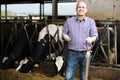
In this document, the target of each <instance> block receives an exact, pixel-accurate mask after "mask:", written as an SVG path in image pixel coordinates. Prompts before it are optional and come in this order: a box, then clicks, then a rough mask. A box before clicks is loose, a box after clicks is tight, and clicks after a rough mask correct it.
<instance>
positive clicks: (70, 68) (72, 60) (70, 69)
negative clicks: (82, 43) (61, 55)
mask: <svg viewBox="0 0 120 80" xmlns="http://www.w3.org/2000/svg"><path fill="white" fill-rule="evenodd" d="M88 63H89V64H88V65H89V66H90V58H89V62H88ZM78 64H79V68H80V71H79V77H80V80H85V71H86V51H83V52H80V51H79V52H76V51H69V55H68V59H67V67H66V72H65V80H73V79H74V74H75V70H76V68H77V67H78Z"/></svg>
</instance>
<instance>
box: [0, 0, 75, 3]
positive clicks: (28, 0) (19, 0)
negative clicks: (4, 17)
mask: <svg viewBox="0 0 120 80" xmlns="http://www.w3.org/2000/svg"><path fill="white" fill-rule="evenodd" d="M57 1H58V2H75V1H76V0H57ZM51 2H52V0H0V3H1V4H24V3H41V4H43V3H51Z"/></svg>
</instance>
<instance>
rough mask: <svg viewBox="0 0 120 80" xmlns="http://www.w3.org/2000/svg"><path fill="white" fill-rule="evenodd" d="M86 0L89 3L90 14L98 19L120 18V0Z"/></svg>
mask: <svg viewBox="0 0 120 80" xmlns="http://www.w3.org/2000/svg"><path fill="white" fill-rule="evenodd" d="M84 1H85V2H86V3H87V4H88V13H87V15H88V16H90V17H92V18H94V19H96V20H104V19H107V18H113V17H114V19H115V20H120V0H84ZM114 5H115V7H114Z"/></svg>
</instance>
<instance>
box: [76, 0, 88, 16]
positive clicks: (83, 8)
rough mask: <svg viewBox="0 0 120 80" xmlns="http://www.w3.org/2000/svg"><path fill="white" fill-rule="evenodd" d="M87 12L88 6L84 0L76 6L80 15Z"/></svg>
mask: <svg viewBox="0 0 120 80" xmlns="http://www.w3.org/2000/svg"><path fill="white" fill-rule="evenodd" d="M86 12H87V6H86V4H85V3H84V2H79V3H78V4H77V6H76V13H77V15H78V16H85V14H86Z"/></svg>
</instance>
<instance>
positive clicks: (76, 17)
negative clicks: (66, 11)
mask: <svg viewBox="0 0 120 80" xmlns="http://www.w3.org/2000/svg"><path fill="white" fill-rule="evenodd" d="M75 19H76V20H77V21H85V20H86V17H84V18H83V19H82V20H78V18H77V16H76V17H75Z"/></svg>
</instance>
